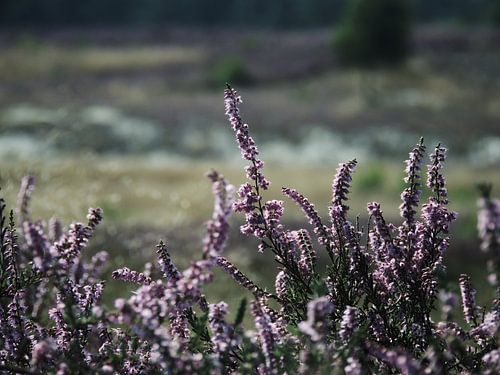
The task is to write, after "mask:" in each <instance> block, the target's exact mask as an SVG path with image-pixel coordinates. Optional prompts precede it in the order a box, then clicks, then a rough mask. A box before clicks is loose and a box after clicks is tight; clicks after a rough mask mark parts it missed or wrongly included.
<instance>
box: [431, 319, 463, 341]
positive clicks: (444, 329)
mask: <svg viewBox="0 0 500 375" xmlns="http://www.w3.org/2000/svg"><path fill="white" fill-rule="evenodd" d="M436 333H437V334H438V335H439V336H441V337H442V338H444V339H446V338H448V337H458V338H460V339H461V340H465V339H466V338H467V334H466V333H465V332H464V330H463V329H462V328H460V326H459V325H458V324H457V323H454V322H439V323H437V324H436Z"/></svg>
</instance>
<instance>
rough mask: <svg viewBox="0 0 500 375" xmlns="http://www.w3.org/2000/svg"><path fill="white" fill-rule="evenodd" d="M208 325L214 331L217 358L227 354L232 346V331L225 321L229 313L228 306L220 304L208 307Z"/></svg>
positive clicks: (214, 347)
mask: <svg viewBox="0 0 500 375" xmlns="http://www.w3.org/2000/svg"><path fill="white" fill-rule="evenodd" d="M208 311H209V313H208V325H209V326H210V330H211V331H212V345H213V350H214V352H215V354H216V355H217V356H220V355H221V354H222V353H225V352H226V351H227V350H228V349H229V346H230V344H231V330H230V327H229V325H228V324H227V323H226V321H225V320H224V318H225V316H226V315H227V313H228V309H227V304H226V303H225V302H220V303H217V304H210V305H208Z"/></svg>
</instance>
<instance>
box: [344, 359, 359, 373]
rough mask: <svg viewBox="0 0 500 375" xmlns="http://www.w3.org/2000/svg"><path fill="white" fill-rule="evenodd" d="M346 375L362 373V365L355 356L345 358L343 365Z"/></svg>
mask: <svg viewBox="0 0 500 375" xmlns="http://www.w3.org/2000/svg"><path fill="white" fill-rule="evenodd" d="M344 371H345V374H346V375H363V374H364V372H363V367H362V366H361V363H360V362H359V360H358V359H357V358H356V357H353V356H350V357H348V358H347V365H346V366H345V367H344Z"/></svg>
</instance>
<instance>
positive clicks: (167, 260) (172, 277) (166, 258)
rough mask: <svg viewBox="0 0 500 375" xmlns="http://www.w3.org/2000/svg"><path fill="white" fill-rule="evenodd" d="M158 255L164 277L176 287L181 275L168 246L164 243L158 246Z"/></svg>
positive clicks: (161, 242)
mask: <svg viewBox="0 0 500 375" xmlns="http://www.w3.org/2000/svg"><path fill="white" fill-rule="evenodd" d="M156 254H157V255H158V263H159V265H160V269H161V270H162V272H163V275H164V276H165V277H166V279H167V281H168V283H170V284H171V285H175V284H176V283H177V281H178V280H179V279H180V278H181V273H180V272H179V270H178V269H177V267H176V266H175V264H174V262H173V261H172V258H171V257H170V253H169V252H168V249H167V246H166V245H165V244H164V243H163V241H160V243H159V244H158V245H156Z"/></svg>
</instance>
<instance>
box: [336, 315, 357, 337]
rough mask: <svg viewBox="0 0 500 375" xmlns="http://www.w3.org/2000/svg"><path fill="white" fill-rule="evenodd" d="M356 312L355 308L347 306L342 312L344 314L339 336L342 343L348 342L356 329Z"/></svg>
mask: <svg viewBox="0 0 500 375" xmlns="http://www.w3.org/2000/svg"><path fill="white" fill-rule="evenodd" d="M357 311H358V309H356V308H355V307H352V306H347V307H346V309H345V310H344V313H343V314H342V321H341V322H340V331H339V336H340V339H341V340H342V341H343V342H344V343H347V342H348V341H349V339H350V337H351V336H352V334H353V332H354V330H355V329H356V326H357V324H358V322H357V320H358V316H357Z"/></svg>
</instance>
